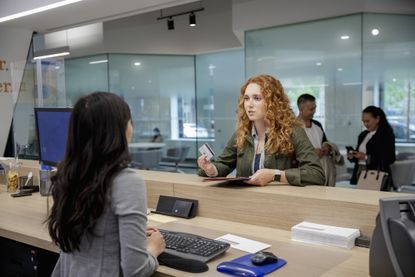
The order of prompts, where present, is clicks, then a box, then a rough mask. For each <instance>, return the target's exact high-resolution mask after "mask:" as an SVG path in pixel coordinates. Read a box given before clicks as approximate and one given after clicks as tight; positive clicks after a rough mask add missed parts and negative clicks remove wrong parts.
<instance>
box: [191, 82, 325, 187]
mask: <svg viewBox="0 0 415 277" xmlns="http://www.w3.org/2000/svg"><path fill="white" fill-rule="evenodd" d="M237 113H238V119H237V128H236V132H235V133H234V134H233V135H232V137H231V138H230V140H229V141H228V144H227V146H226V147H225V149H224V150H223V152H222V154H221V155H220V156H219V157H218V159H217V160H216V161H210V160H208V159H207V158H206V156H205V155H201V156H200V157H199V158H198V160H197V162H198V165H199V167H200V169H199V172H198V174H199V175H201V176H209V177H216V176H218V177H225V176H227V175H228V174H229V173H231V172H232V171H233V170H234V169H236V176H237V177H250V180H249V181H246V182H247V183H248V184H252V185H259V186H263V185H266V184H268V183H269V182H272V181H280V182H284V183H289V184H291V185H297V186H304V185H324V182H325V177H324V172H323V169H322V167H321V165H320V161H319V158H318V156H317V155H316V153H315V151H314V148H313V146H312V145H311V143H310V141H309V139H308V138H307V135H306V134H305V132H304V130H303V128H302V127H301V124H300V123H299V121H298V120H297V118H296V117H295V115H294V113H293V111H292V109H291V107H290V102H289V100H288V97H287V95H286V94H285V92H284V88H283V87H282V85H281V83H280V82H279V81H278V80H277V79H275V78H274V77H272V76H270V75H259V76H255V77H251V78H249V79H248V80H247V81H246V82H245V83H244V84H243V85H242V87H241V90H240V96H239V100H238V111H237Z"/></svg>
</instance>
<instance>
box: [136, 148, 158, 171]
mask: <svg viewBox="0 0 415 277" xmlns="http://www.w3.org/2000/svg"><path fill="white" fill-rule="evenodd" d="M162 152H163V151H162V150H161V149H153V150H139V151H137V152H133V153H132V154H131V155H132V159H133V163H132V164H133V166H134V167H137V168H141V169H147V170H149V169H152V168H156V167H158V166H159V163H160V161H161V156H162Z"/></svg>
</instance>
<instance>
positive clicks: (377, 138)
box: [347, 106, 395, 190]
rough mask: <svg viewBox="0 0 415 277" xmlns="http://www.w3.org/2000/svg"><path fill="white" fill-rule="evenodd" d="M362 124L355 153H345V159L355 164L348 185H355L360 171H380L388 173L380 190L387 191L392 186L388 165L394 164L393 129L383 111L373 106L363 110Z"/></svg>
mask: <svg viewBox="0 0 415 277" xmlns="http://www.w3.org/2000/svg"><path fill="white" fill-rule="evenodd" d="M362 122H363V124H364V125H365V127H366V130H364V131H363V132H361V133H360V135H359V137H358V139H357V147H356V151H349V152H348V153H347V159H348V160H349V161H350V162H354V163H355V166H354V169H353V175H352V179H351V180H350V183H351V184H356V183H357V180H358V178H359V175H360V172H361V171H362V170H365V169H368V170H371V169H374V170H381V171H385V172H387V173H389V175H388V180H387V182H386V185H385V186H384V187H382V188H381V190H389V188H390V186H393V184H392V176H391V170H390V165H391V164H393V163H394V162H395V135H394V133H393V129H392V127H391V126H390V125H389V122H388V120H387V119H386V115H385V113H384V112H383V110H382V109H381V108H378V107H375V106H368V107H366V108H365V109H364V110H363V112H362Z"/></svg>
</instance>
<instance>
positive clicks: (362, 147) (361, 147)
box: [358, 130, 376, 164]
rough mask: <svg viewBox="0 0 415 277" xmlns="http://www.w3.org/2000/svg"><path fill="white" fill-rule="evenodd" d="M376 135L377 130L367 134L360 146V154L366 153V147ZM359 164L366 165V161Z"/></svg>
mask: <svg viewBox="0 0 415 277" xmlns="http://www.w3.org/2000/svg"><path fill="white" fill-rule="evenodd" d="M374 134H376V130H375V131H372V132H369V133H367V135H366V136H365V138H364V139H363V141H362V143H361V144H360V145H359V149H358V151H359V152H362V153H366V151H367V150H366V145H367V143H368V141H369V140H370V139H371V138H372V137H373V135H374ZM359 164H366V160H359Z"/></svg>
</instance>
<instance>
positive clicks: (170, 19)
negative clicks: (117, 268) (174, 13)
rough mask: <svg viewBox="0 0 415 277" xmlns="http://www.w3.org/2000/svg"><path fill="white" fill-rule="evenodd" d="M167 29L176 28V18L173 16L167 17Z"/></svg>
mask: <svg viewBox="0 0 415 277" xmlns="http://www.w3.org/2000/svg"><path fill="white" fill-rule="evenodd" d="M167 30H174V20H173V18H171V17H170V18H169V19H167Z"/></svg>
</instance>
